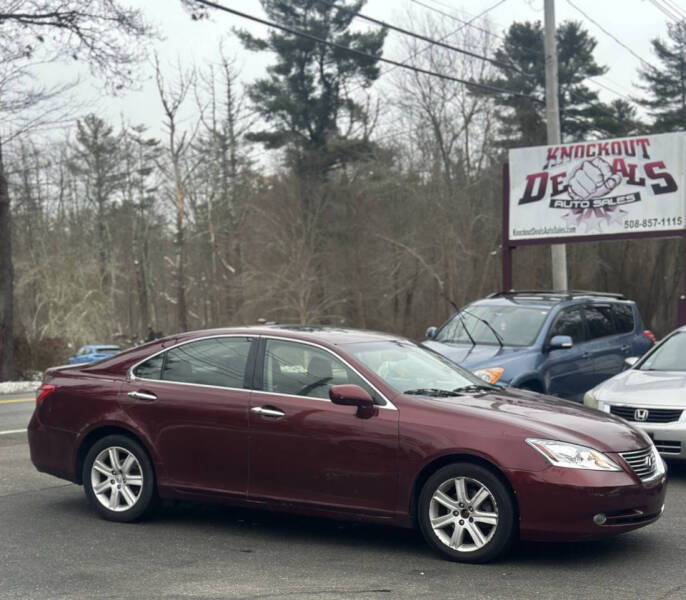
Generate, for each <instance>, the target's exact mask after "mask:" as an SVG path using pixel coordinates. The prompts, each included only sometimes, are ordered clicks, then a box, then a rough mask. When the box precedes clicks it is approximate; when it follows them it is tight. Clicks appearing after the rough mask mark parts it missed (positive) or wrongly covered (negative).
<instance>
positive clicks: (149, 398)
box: [129, 392, 157, 402]
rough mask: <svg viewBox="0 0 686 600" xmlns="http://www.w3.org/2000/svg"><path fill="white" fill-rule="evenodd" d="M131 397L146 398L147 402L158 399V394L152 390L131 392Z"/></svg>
mask: <svg viewBox="0 0 686 600" xmlns="http://www.w3.org/2000/svg"><path fill="white" fill-rule="evenodd" d="M129 398H135V399H136V400H145V401H146V402H153V401H155V400H157V396H155V394H151V393H150V392H129Z"/></svg>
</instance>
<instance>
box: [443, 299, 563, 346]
mask: <svg viewBox="0 0 686 600" xmlns="http://www.w3.org/2000/svg"><path fill="white" fill-rule="evenodd" d="M549 312H550V309H549V308H545V307H540V306H536V307H534V306H510V305H507V306H502V305H495V304H494V305H485V304H484V305H471V306H468V307H467V308H466V309H462V310H461V311H460V312H458V313H457V314H456V315H455V316H454V317H453V318H452V319H450V321H448V322H447V323H446V324H445V325H444V326H443V327H441V329H440V330H439V331H438V333H437V334H436V338H435V339H436V341H438V342H457V343H464V344H471V343H472V339H473V340H474V343H475V344H491V345H494V344H499V341H498V336H499V337H500V338H501V340H502V343H503V345H504V346H530V345H531V344H533V343H534V340H535V339H536V336H537V335H538V332H539V331H540V330H541V326H542V325H543V321H545V318H546V317H547V316H548V313H549ZM484 321H486V323H484ZM489 325H490V327H489ZM491 328H492V329H491ZM496 334H497V335H496ZM470 335H471V339H470Z"/></svg>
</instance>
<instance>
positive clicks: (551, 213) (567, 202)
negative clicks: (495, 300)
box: [502, 132, 686, 325]
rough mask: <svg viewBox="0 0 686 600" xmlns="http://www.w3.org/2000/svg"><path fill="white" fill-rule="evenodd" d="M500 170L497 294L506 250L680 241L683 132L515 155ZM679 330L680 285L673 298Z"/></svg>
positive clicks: (508, 281) (684, 198)
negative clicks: (665, 239)
mask: <svg viewBox="0 0 686 600" xmlns="http://www.w3.org/2000/svg"><path fill="white" fill-rule="evenodd" d="M508 158H509V164H506V165H505V166H504V169H503V253H502V261H503V264H502V266H503V289H511V288H512V256H511V253H512V250H514V249H515V248H516V247H517V246H522V245H529V244H560V243H574V242H588V241H602V240H618V239H635V238H649V237H686V133H683V132H680V133H665V134H659V135H651V136H636V137H628V138H619V139H613V140H600V141H592V142H579V143H574V144H555V145H550V146H535V147H531V148H516V149H513V150H510V151H509V157H508ZM678 314H679V324H680V325H681V324H686V280H685V281H684V294H683V296H682V297H681V298H680V299H679V311H678Z"/></svg>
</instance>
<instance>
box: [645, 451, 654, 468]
mask: <svg viewBox="0 0 686 600" xmlns="http://www.w3.org/2000/svg"><path fill="white" fill-rule="evenodd" d="M644 464H645V466H646V467H652V466H653V457H652V456H650V454H649V455H648V456H646V459H645V461H644Z"/></svg>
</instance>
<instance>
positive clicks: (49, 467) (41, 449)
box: [28, 412, 76, 483]
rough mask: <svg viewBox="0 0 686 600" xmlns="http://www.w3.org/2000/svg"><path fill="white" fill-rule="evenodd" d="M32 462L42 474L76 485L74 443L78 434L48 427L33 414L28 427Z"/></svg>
mask: <svg viewBox="0 0 686 600" xmlns="http://www.w3.org/2000/svg"><path fill="white" fill-rule="evenodd" d="M28 438H29V452H30V455H31V462H32V463H33V465H34V466H35V467H36V469H38V470H39V471H41V472H42V473H48V474H49V475H54V476H55V477H60V478H61V479H67V480H68V481H73V482H74V483H76V474H75V472H74V468H75V460H74V451H73V449H74V443H75V439H76V434H74V433H72V432H69V431H63V430H61V429H55V428H53V427H46V426H45V425H43V424H42V423H41V422H40V421H39V420H38V417H37V416H36V413H35V412H34V413H33V416H32V417H31V421H30V422H29V426H28Z"/></svg>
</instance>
